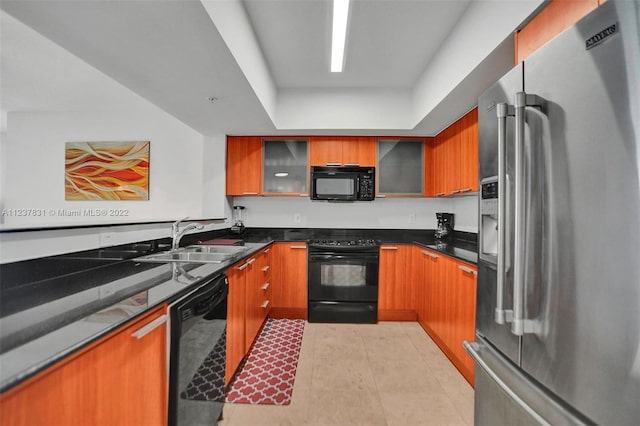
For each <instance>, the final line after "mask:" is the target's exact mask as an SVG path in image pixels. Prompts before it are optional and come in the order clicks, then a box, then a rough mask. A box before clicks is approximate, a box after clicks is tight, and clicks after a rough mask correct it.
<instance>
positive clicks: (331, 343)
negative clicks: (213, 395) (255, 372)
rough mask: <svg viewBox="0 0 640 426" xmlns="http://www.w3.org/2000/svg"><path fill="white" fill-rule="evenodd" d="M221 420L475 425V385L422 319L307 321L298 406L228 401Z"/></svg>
mask: <svg viewBox="0 0 640 426" xmlns="http://www.w3.org/2000/svg"><path fill="white" fill-rule="evenodd" d="M220 424H221V425H224V426H249V425H309V426H312V425H317V426H320V425H341V426H342V425H367V426H368V425H388V426H396V425H398V426H419V425H438V426H441V425H460V426H471V425H473V388H472V387H471V386H470V385H469V383H467V381H466V380H465V379H464V378H463V377H462V375H461V374H460V373H459V372H458V370H456V368H455V367H454V366H453V365H452V364H451V362H450V361H449V360H448V359H447V357H446V356H445V355H444V354H443V353H442V352H441V351H440V349H439V348H438V347H437V346H436V344H435V343H433V341H432V340H431V339H430V338H429V336H428V335H427V334H426V333H425V332H424V331H423V330H422V328H421V327H420V325H419V324H418V323H415V322H381V323H378V324H317V323H316V324H310V323H306V324H305V330H304V337H303V339H302V348H301V351H300V360H299V362H298V370H297V374H296V380H295V385H294V388H293V397H292V401H291V404H290V405H286V406H273V405H248V404H226V405H225V408H224V419H223V421H222V422H221V423H220Z"/></svg>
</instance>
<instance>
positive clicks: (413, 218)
mask: <svg viewBox="0 0 640 426" xmlns="http://www.w3.org/2000/svg"><path fill="white" fill-rule="evenodd" d="M409 223H416V214H415V213H409Z"/></svg>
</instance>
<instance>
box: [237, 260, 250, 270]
mask: <svg viewBox="0 0 640 426" xmlns="http://www.w3.org/2000/svg"><path fill="white" fill-rule="evenodd" d="M247 266H249V262H245V263H244V264H243V265H240V266H238V268H237V269H238V271H244V270H245V269H247Z"/></svg>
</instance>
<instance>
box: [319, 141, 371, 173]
mask: <svg viewBox="0 0 640 426" xmlns="http://www.w3.org/2000/svg"><path fill="white" fill-rule="evenodd" d="M345 164H358V165H360V166H363V167H364V166H367V167H374V166H375V165H376V145H375V139H374V138H372V137H367V136H312V137H310V138H309V165H311V166H326V165H341V166H344V165H345Z"/></svg>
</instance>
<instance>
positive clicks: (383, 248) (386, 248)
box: [380, 246, 398, 250]
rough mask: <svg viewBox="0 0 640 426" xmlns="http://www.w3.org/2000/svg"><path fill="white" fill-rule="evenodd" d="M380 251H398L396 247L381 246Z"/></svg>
mask: <svg viewBox="0 0 640 426" xmlns="http://www.w3.org/2000/svg"><path fill="white" fill-rule="evenodd" d="M380 250H398V247H396V246H381V247H380Z"/></svg>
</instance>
